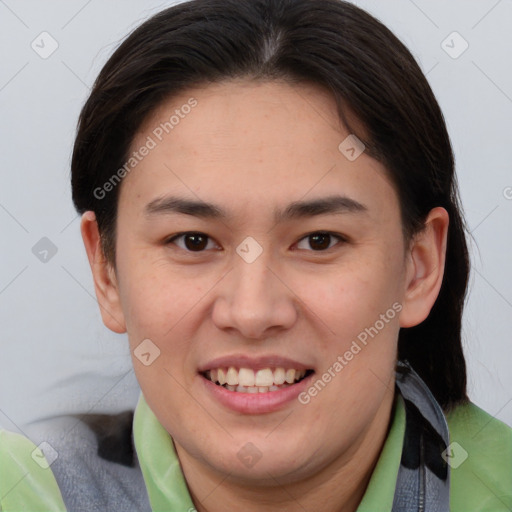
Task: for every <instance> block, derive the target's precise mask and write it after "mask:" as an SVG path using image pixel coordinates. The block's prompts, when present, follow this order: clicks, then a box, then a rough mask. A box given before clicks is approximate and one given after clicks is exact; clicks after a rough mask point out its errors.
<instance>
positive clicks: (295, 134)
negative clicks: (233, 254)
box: [121, 80, 396, 209]
mask: <svg viewBox="0 0 512 512" xmlns="http://www.w3.org/2000/svg"><path fill="white" fill-rule="evenodd" d="M347 114H349V113H347ZM349 135H350V133H349V132H348V130H347V129H346V128H345V127H344V126H343V125H342V123H341V122H340V120H339V116H338V113H337V106H336V103H335V100H334V98H333V97H332V96H331V95H330V94H329V93H328V92H327V91H326V90H324V89H323V88H321V87H319V86H315V85H310V84H293V85H292V84H288V83H284V82H259V83H258V82H252V81H244V80H238V81H229V82H222V83H219V84H211V85H207V86H201V87H194V88H190V89H187V90H186V91H183V92H182V93H180V94H178V95H175V96H173V97H172V98H169V99H168V100H166V101H165V102H163V103H162V104H161V105H160V106H159V107H158V108H157V109H156V110H155V112H154V113H153V114H152V115H151V116H150V117H149V118H148V119H147V120H146V121H145V122H144V124H143V125H142V126H141V128H140V130H139V132H138V133H137V134H136V136H135V137H134V139H133V142H132V145H131V149H130V154H132V153H133V152H139V153H140V152H141V151H139V150H141V149H143V148H144V147H145V146H146V147H151V149H150V150H145V151H144V153H145V156H143V157H142V158H140V160H138V161H137V165H136V167H134V168H133V170H132V171H130V172H129V173H128V175H127V176H126V178H125V181H126V183H124V184H123V187H122V188H123V189H125V188H126V191H123V192H122V194H121V196H123V195H126V194H128V195H130V196H133V194H135V193H136V198H137V199H140V200H144V201H146V202H147V201H150V200H154V199H155V198H156V197H157V196H158V195H160V196H161V195H162V194H165V193H166V192H167V191H171V192H176V191H179V192H182V193H184V194H185V195H188V196H194V195H195V196H197V197H200V198H201V197H204V199H205V200H208V199H209V198H211V197H213V196H215V197H218V198H222V199H223V200H224V201H226V200H227V201H231V202H232V204H233V205H234V204H235V203H237V202H239V203H240V204H243V203H245V204H246V205H252V206H254V207H259V208H261V207H263V205H265V204H268V202H269V201H273V203H274V205H273V208H274V209H275V205H276V203H278V202H279V201H282V202H283V204H284V203H285V202H286V203H288V202H289V201H286V199H288V200H298V199H300V198H301V197H303V196H306V195H310V196H311V197H313V196H314V195H315V194H321V195H325V193H326V192H330V193H332V192H338V193H343V194H346V195H350V194H353V195H359V197H360V199H361V202H363V198H364V197H365V196H366V198H369V197H370V196H372V194H373V195H374V197H373V198H372V200H371V201H370V202H372V203H373V204H375V205H376V206H377V207H380V208H381V209H382V208H385V207H386V204H387V206H388V207H393V206H395V205H394V204H393V202H396V197H394V196H395V194H394V190H393V187H392V185H391V183H390V182H389V180H388V178H387V171H386V169H385V168H384V167H383V166H382V165H381V164H380V163H379V162H377V161H376V160H374V159H373V158H371V157H369V156H368V155H367V154H365V153H364V152H363V153H362V154H361V155H360V156H359V157H358V158H357V159H356V160H353V161H350V160H349V159H347V158H346V157H345V156H344V155H343V154H342V152H341V151H340V147H339V146H340V143H343V141H345V140H346V138H347V137H348V136H349ZM139 157H140V155H139ZM378 203H380V204H378Z"/></svg>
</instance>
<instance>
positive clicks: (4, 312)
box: [0, 0, 512, 431]
mask: <svg viewBox="0 0 512 512" xmlns="http://www.w3.org/2000/svg"><path fill="white" fill-rule="evenodd" d="M356 3H357V4H358V5H360V6H361V7H363V8H366V9H367V10H368V11H370V12H371V13H372V14H374V15H375V16H377V17H378V18H379V19H381V20H382V21H383V22H384V23H385V24H386V25H387V26H388V27H389V28H391V29H392V30H393V31H394V32H395V33H396V34H397V35H398V37H399V38H400V39H401V40H402V41H403V42H404V43H405V44H406V45H407V46H408V47H409V48H410V50H411V51H412V53H413V54H414V56H415V57H416V58H417V60H418V61H419V63H420V65H421V67H422V69H423V70H424V72H425V73H426V74H427V77H428V79H429V81H430V84H431V86H432V88H433V90H434V92H435V94H436V96H437V98H438V100H439V103H440V105H441V108H442V109H443V112H444V115H445V117H446V121H447V124H448V129H449V132H450V135H451V137H452V142H453V146H454V149H455V154H456V163H457V172H458V175H459V182H460V188H461V195H462V200H463V204H464V207H465V211H466V216H467V221H468V225H469V227H470V230H471V232H472V234H473V237H474V239H475V242H471V247H472V248H471V251H472V259H473V265H474V266H473V273H472V278H471V286H470V298H469V302H468V305H467V309H466V314H465V318H464V335H465V353H466V356H467V361H468V367H469V392H470V397H471V398H472V400H473V401H474V402H475V403H476V404H478V405H479V406H481V407H483V408H484V409H485V410H487V411H488V412H489V413H490V414H492V415H494V416H496V417H498V418H500V419H501V420H503V421H505V422H506V423H508V424H509V425H512V372H511V370H510V365H511V363H512V347H511V336H510V330H511V327H512V315H511V313H512V270H511V265H510V263H511V261H512V237H511V235H512V229H511V228H512V225H511V224H512V223H511V218H512V171H511V165H512V164H511V161H512V158H511V157H512V151H511V146H512V144H511V143H512V140H511V134H512V71H511V62H512V35H511V34H512V33H511V31H510V27H511V25H512V2H511V1H510V0H500V1H497V0H471V1H469V0H457V1H454V0H452V1H447V0H435V1H433V0H414V1H413V0H397V1H382V0H381V1H377V0H374V1H370V0H365V1H359V2H356ZM168 5H171V2H156V1H145V2H142V1H140V0H139V1H137V0H130V1H123V2H115V1H113V0H110V1H99V0H90V1H85V0H73V1H69V0H66V1H64V0H61V1H47V2H40V1H35V0H31V1H27V0H25V1H14V0H0V48H1V68H0V108H1V117H0V130H1V131H0V141H1V144H2V150H1V160H0V169H1V171H0V172H1V178H2V179H1V187H0V232H1V234H2V246H1V247H2V248H1V252H0V258H1V260H0V326H1V331H0V425H2V426H3V427H5V428H8V429H11V430H14V431H19V430H20V429H21V430H22V429H23V427H24V426H25V425H27V424H28V423H30V422H32V421H35V420H37V419H41V418H45V417H48V416H52V415H54V414H62V413H74V412H82V411H95V412H101V411H119V410H123V409H125V408H127V407H133V406H134V404H135V402H136V399H137V396H138V387H137V383H136V380H135V378H134V375H133V372H132V371H131V361H130V357H129V353H128V344H127V339H126V337H125V336H120V335H116V334H113V333H111V332H110V331H108V330H107V329H106V328H105V327H104V326H103V324H102V322H101V318H100V314H99V309H98V306H97V303H96V299H95V295H94V288H93V284H92V279H91V276H90V270H89V267H88V263H87V260H86V256H85V251H84V249H83V244H82V240H81V238H80V233H79V220H78V217H77V215H76V213H75V212H74V209H73V206H72V203H71V197H70V186H69V160H70V154H71V148H72V143H73V137H74V132H75V126H76V121H77V118H78V114H79V110H80V108H81V106H82V104H83V102H84V101H85V99H86V97H87V94H88V91H89V87H90V86H91V84H92V83H93V81H94V79H95V77H96V75H97V73H98V72H99V70H100V69H101V67H102V65H103V64H104V62H105V61H106V59H107V58H108V57H109V56H110V54H111V53H112V51H113V50H114V48H115V47H116V46H117V44H118V43H119V42H120V41H121V40H122V39H123V38H124V36H125V35H126V34H127V33H128V32H130V31H131V30H132V29H134V28H135V27H136V26H137V25H139V24H140V22H141V21H143V20H144V19H146V18H147V17H149V16H150V15H151V14H153V13H155V12H157V11H159V10H161V9H163V8H164V7H166V6H168ZM43 31H46V32H48V33H49V34H51V36H52V37H53V38H54V39H55V40H56V41H57V43H58V48H57V49H56V51H55V52H54V53H53V54H52V55H51V56H49V57H48V58H46V59H43V58H41V57H40V56H39V55H38V54H37V53H36V52H35V51H34V50H33V49H32V48H31V43H32V41H34V40H35V41H36V43H38V41H39V43H38V44H39V45H40V47H42V45H43V43H41V42H40V41H41V37H38V36H39V35H40V34H41V32H43ZM453 31H457V32H458V33H459V34H460V35H461V36H462V37H463V38H464V40H466V41H467V42H468V44H469V47H468V49H467V50H466V51H465V52H464V53H462V54H461V55H460V56H458V58H452V57H451V56H450V55H448V54H447V53H446V51H445V50H444V49H443V47H442V42H443V41H444V40H445V39H446V38H447V36H448V35H449V34H451V33H452V32H453ZM44 37H47V36H44ZM45 41H46V42H45V43H44V44H45V46H44V47H45V48H46V50H48V49H49V48H50V41H49V39H46V40H45ZM462 44H463V41H462V40H460V39H457V38H455V39H454V38H453V37H452V38H448V40H447V41H446V42H445V43H444V45H445V47H446V45H449V46H452V47H453V48H452V49H451V50H449V51H451V52H452V53H453V52H459V51H460V50H461V49H462V48H463V46H462ZM40 51H42V48H41V50H40ZM42 237H48V238H49V239H50V240H51V241H52V242H53V244H55V246H56V248H57V253H56V254H55V255H54V256H53V257H51V258H49V257H48V261H47V262H46V263H44V262H42V261H40V260H39V259H38V258H37V257H36V256H35V255H34V254H33V252H32V248H33V247H34V245H35V244H36V243H37V242H38V241H39V240H40V239H41V238H42Z"/></svg>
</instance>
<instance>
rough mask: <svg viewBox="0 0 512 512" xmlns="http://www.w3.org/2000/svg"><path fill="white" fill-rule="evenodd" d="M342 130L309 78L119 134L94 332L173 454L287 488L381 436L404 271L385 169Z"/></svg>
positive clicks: (407, 275) (249, 85)
mask: <svg viewBox="0 0 512 512" xmlns="http://www.w3.org/2000/svg"><path fill="white" fill-rule="evenodd" d="M185 105H189V106H190V108H188V107H185ZM176 111H178V112H177V113H176ZM175 113H176V115H175V119H173V120H172V121H171V122H172V123H173V124H172V128H170V127H169V126H170V125H165V124H162V123H165V122H166V121H169V119H170V116H171V115H173V114H175ZM178 118H179V120H178V121H177V122H176V119H178ZM163 126H164V127H166V129H167V131H168V133H167V131H166V129H165V128H163ZM348 135H350V134H349V132H348V131H346V130H345V129H344V128H343V126H341V125H340V123H339V121H338V116H337V114H336V105H335V103H334V100H333V99H332V98H331V97H330V96H329V95H328V94H327V93H326V92H324V91H323V90H322V89H320V88H317V87H314V86H305V85H300V86H299V85H290V84H285V83H279V82H270V83H254V82H249V81H237V82H234V81H232V82H225V83H222V84H217V85H209V86H207V87H204V88H195V89H190V90H188V91H186V93H183V94H181V95H180V96H176V97H173V98H172V99H171V100H170V101H168V102H166V103H165V104H163V105H161V107H160V108H159V109H158V111H156V112H155V114H154V115H152V117H151V118H150V119H148V120H147V122H146V123H145V124H144V126H143V127H142V128H141V130H140V132H139V133H138V134H137V136H136V137H135V139H134V140H133V144H132V151H138V154H139V157H140V159H139V158H138V157H137V163H136V165H134V166H133V168H132V169H131V170H130V172H129V173H127V175H126V177H125V178H124V181H123V183H122V187H121V191H120V197H119V206H118V221H117V240H116V251H117V259H116V274H115V291H114V292H113V294H114V295H115V296H116V300H118V306H116V305H115V300H113V299H112V302H111V304H110V306H109V307H110V308H111V310H112V312H113V314H114V316H116V318H117V319H118V322H119V323H118V324H117V325H122V329H116V328H115V327H114V326H112V325H111V327H112V328H113V329H114V330H118V332H120V331H122V330H124V329H125V328H126V331H127V332H128V336H129V341H130V347H131V350H132V354H133V364H134V368H135V372H136V375H137V378H138V380H139V382H140V385H141V388H142V391H143V393H144V396H145V398H146V400H147V402H148V403H149V405H150V407H151V408H152V410H153V411H154V413H155V414H156V416H157V417H158V419H159V421H160V422H161V424H162V425H163V426H164V427H165V428H166V429H167V431H168V432H169V433H170V434H171V435H172V437H173V440H174V442H175V445H176V448H177V450H178V453H179V455H180V459H182V461H183V460H190V461H194V463H195V464H198V465H200V466H202V467H204V468H208V470H210V471H213V472H217V471H218V472H222V473H231V474H232V475H233V477H234V478H239V479H240V480H241V481H247V480H248V479H252V480H253V481H254V480H257V479H260V478H263V477H265V476H268V474H269V473H270V474H271V475H273V476H274V477H275V478H281V479H287V480H290V481H292V480H294V479H296V480H299V479H302V478H304V477H307V476H308V475H311V474H314V473H317V472H319V471H320V470H321V469H322V468H326V467H328V466H329V465H333V464H334V465H335V464H338V463H341V462H342V461H343V460H346V459H347V458H349V457H350V456H351V454H352V453H354V452H355V451H356V450H357V449H359V448H360V447H361V446H364V444H365V443H371V442H372V441H371V438H372V433H375V432H382V429H385V428H386V425H387V421H388V419H389V411H390V407H391V403H392V398H393V393H394V388H393V379H394V365H395V360H396V347H397V338H398V331H399V328H400V324H401V322H402V324H403V322H404V320H403V314H404V312H403V311H402V309H403V308H402V303H403V301H404V299H405V294H406V290H407V286H408V283H409V282H410V281H411V275H412V272H413V271H414V270H413V269H412V265H411V261H412V260H411V259H410V258H408V257H405V256H404V255H405V254H406V252H407V251H406V248H405V245H404V239H403V236H402V226H401V220H400V207H399V202H398V198H397V194H396V192H395V189H394V187H393V185H392V184H391V182H390V180H389V178H388V177H387V172H386V169H385V168H384V167H383V166H382V165H381V164H379V163H378V162H377V161H375V160H374V159H372V158H371V157H370V156H368V155H367V154H366V153H364V152H363V153H362V154H361V155H360V156H358V157H357V158H355V159H354V158H353V157H354V155H357V153H356V152H352V151H350V149H349V150H348V152H347V151H346V146H343V145H342V149H341V150H340V148H339V146H340V143H342V142H343V141H344V140H345V139H346V137H347V136H348ZM345 144H347V142H345ZM143 146H146V147H148V148H150V149H149V150H148V151H145V150H140V148H142V147H143ZM349 146H350V144H349ZM344 148H345V150H344ZM356 151H357V148H356ZM142 153H144V155H142ZM353 153H354V154H353ZM347 155H348V156H349V157H350V158H347ZM401 317H402V320H401ZM107 325H108V321H107ZM143 340H150V341H145V342H144V343H145V344H143V345H140V344H141V342H143ZM158 351H160V352H159V355H158ZM141 353H143V354H145V355H144V356H142V357H141V359H139V357H137V355H136V354H139V356H140V355H141ZM157 356H158V357H157ZM141 360H142V361H143V362H141ZM228 386H229V387H228Z"/></svg>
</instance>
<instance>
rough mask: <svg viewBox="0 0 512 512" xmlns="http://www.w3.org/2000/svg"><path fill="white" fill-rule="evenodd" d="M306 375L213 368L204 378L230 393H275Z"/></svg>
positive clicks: (279, 370)
mask: <svg viewBox="0 0 512 512" xmlns="http://www.w3.org/2000/svg"><path fill="white" fill-rule="evenodd" d="M305 375H306V370H296V369H294V368H289V369H285V368H282V367H278V368H274V370H273V371H272V369H271V368H263V369H261V370H257V371H256V372H255V371H254V370H252V369H251V368H240V369H237V368H236V367H234V366H230V367H229V368H227V369H226V368H213V369H211V370H208V371H206V372H205V377H206V378H208V379H209V380H211V381H212V382H214V383H218V384H219V385H221V386H224V387H225V388H226V389H229V390H230V391H238V392H239V393H267V392H268V391H277V390H279V389H281V388H283V387H286V386H288V385H291V384H294V383H295V382H296V381H299V380H301V379H302V378H303V377H304V376H305Z"/></svg>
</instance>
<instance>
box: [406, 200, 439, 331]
mask: <svg viewBox="0 0 512 512" xmlns="http://www.w3.org/2000/svg"><path fill="white" fill-rule="evenodd" d="M448 225H449V216H448V212H447V211H446V210H445V209H444V208H441V207H436V208H433V209H432V210H431V211H430V213H429V214H428V217H427V219H426V220H425V229H423V230H422V231H421V232H420V233H418V234H417V235H416V236H415V237H414V238H413V240H412V241H411V244H410V247H409V249H408V254H407V256H406V258H407V271H406V275H407V277H406V282H405V286H406V289H405V294H404V299H403V304H402V305H403V309H402V311H401V313H400V327H414V326H415V325H418V324H420V323H421V322H423V320H425V319H426V318H427V317H428V315H429V313H430V310H431V309H432V307H433V306H434V303H435V301H436V299H437V296H438V295H439V290H440V289H441V284H442V282H443V276H444V264H445V259H446V244H447V238H448Z"/></svg>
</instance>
